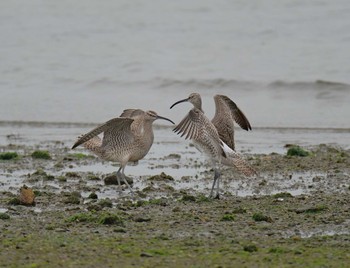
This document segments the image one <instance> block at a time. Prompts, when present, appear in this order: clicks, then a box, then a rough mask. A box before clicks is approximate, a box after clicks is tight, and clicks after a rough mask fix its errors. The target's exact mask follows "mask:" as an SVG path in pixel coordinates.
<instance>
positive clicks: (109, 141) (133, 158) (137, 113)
mask: <svg viewBox="0 0 350 268" xmlns="http://www.w3.org/2000/svg"><path fill="white" fill-rule="evenodd" d="M156 119H164V120H167V121H169V122H171V123H173V124H174V122H173V121H171V120H170V119H168V118H165V117H162V116H159V115H157V113H156V112H153V111H146V112H145V111H143V110H140V109H127V110H124V111H123V113H122V114H121V115H120V117H117V118H113V119H111V120H109V121H107V122H106V123H104V124H102V125H101V126H98V127H96V128H95V129H93V130H91V131H90V132H88V133H87V134H85V135H83V136H81V137H79V138H78V140H77V142H76V143H75V144H74V145H73V147H72V149H74V148H75V147H77V146H79V145H81V144H83V146H84V147H85V148H86V149H88V150H90V151H92V152H93V153H95V154H96V155H97V156H99V157H100V158H101V159H104V160H108V161H113V162H119V163H120V168H119V170H118V171H117V180H118V185H119V188H120V178H121V179H122V180H123V181H124V182H125V184H126V185H127V186H128V187H129V189H130V191H131V192H132V193H133V191H132V189H131V187H130V185H129V184H128V182H127V181H126V179H125V174H124V169H125V166H126V165H127V163H128V162H137V161H138V160H140V159H142V158H144V157H145V155H146V154H147V153H148V151H149V150H150V148H151V146H152V144H153V138H154V135H153V129H152V123H153V122H154V121H155V120H156ZM102 132H103V139H102V140H101V138H100V137H99V136H98V135H99V134H101V133H102Z"/></svg>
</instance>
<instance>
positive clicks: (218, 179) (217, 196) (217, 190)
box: [215, 170, 221, 199]
mask: <svg viewBox="0 0 350 268" xmlns="http://www.w3.org/2000/svg"><path fill="white" fill-rule="evenodd" d="M215 176H217V183H216V196H215V198H216V199H220V177H221V174H220V172H219V171H217V170H215Z"/></svg>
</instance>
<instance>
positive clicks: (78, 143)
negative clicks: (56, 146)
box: [72, 141, 81, 150]
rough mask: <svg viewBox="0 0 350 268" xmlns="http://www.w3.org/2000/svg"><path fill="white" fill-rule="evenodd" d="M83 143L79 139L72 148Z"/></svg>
mask: <svg viewBox="0 0 350 268" xmlns="http://www.w3.org/2000/svg"><path fill="white" fill-rule="evenodd" d="M80 144H81V143H80V142H79V141H77V142H76V143H74V145H73V146H72V150H73V149H74V148H76V147H78V146H79V145H80Z"/></svg>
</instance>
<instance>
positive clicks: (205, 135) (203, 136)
mask: <svg viewBox="0 0 350 268" xmlns="http://www.w3.org/2000/svg"><path fill="white" fill-rule="evenodd" d="M214 100H215V105H216V112H215V116H214V118H213V120H212V121H210V120H209V119H208V118H207V117H206V116H205V115H204V112H203V110H202V100H201V96H200V95H199V94H198V93H192V94H191V95H190V96H189V97H188V98H187V99H184V100H180V101H178V102H175V103H174V104H173V105H172V106H171V107H170V109H171V108H173V107H174V106H175V105H176V104H179V103H181V102H190V103H192V104H193V106H194V108H193V109H191V110H190V112H189V113H188V114H187V116H186V117H185V118H184V119H183V120H182V121H181V122H180V123H179V124H178V125H177V126H176V127H175V128H174V132H175V133H177V134H181V137H182V136H184V135H186V137H185V139H188V138H189V139H191V140H192V141H193V143H194V145H195V147H196V148H197V149H198V150H199V151H200V152H203V153H204V154H205V155H206V156H207V157H209V159H210V160H211V162H212V164H213V168H214V182H213V186H212V188H211V192H210V197H214V196H213V192H214V187H215V184H216V187H217V188H216V197H219V190H220V187H219V181H220V169H219V166H220V164H224V165H226V166H233V167H236V168H237V169H238V170H239V171H240V172H241V173H243V174H244V175H245V176H253V175H256V171H255V170H254V169H253V168H252V167H251V166H250V165H249V164H248V163H247V162H246V161H245V160H243V159H242V158H241V157H240V155H239V154H238V153H236V152H235V151H234V149H235V144H234V137H233V136H234V121H236V122H237V123H238V124H239V125H240V126H241V127H242V128H243V129H245V130H250V129H251V126H250V123H249V121H248V119H247V118H246V117H245V115H244V114H243V112H242V111H241V110H240V109H239V108H238V107H237V105H236V104H235V103H234V102H233V101H232V100H231V99H230V98H228V97H226V96H223V95H216V96H215V97H214Z"/></svg>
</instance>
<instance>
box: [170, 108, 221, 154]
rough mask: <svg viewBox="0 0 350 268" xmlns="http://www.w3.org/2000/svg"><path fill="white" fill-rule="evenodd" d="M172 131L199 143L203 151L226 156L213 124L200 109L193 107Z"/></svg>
mask: <svg viewBox="0 0 350 268" xmlns="http://www.w3.org/2000/svg"><path fill="white" fill-rule="evenodd" d="M174 132H175V133H177V134H181V137H183V136H185V135H186V136H185V139H191V140H193V141H195V142H196V143H197V144H199V145H200V146H201V147H202V149H204V151H206V152H207V153H209V154H211V155H212V156H213V157H216V156H217V154H216V153H215V152H217V153H219V154H220V155H222V156H224V157H226V155H225V152H224V150H223V148H222V147H221V144H222V142H221V141H220V138H219V134H218V133H217V130H216V128H215V126H214V125H213V124H212V123H211V122H210V121H209V119H208V118H207V117H206V116H205V115H204V114H203V112H201V111H200V110H198V109H196V108H194V109H192V110H190V112H189V113H188V114H187V116H186V117H185V118H184V119H183V120H182V121H181V122H180V123H179V124H178V125H177V126H176V127H175V128H174Z"/></svg>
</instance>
